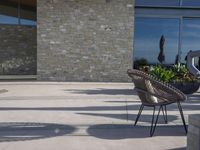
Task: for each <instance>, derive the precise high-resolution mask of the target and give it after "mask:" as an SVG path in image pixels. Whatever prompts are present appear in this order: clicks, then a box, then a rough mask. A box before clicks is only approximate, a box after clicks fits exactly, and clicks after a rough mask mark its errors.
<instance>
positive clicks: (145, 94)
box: [127, 69, 187, 136]
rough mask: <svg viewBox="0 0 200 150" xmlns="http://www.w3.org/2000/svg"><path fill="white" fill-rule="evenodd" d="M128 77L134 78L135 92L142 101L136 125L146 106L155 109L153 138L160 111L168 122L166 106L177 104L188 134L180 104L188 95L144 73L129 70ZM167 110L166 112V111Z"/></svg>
mask: <svg viewBox="0 0 200 150" xmlns="http://www.w3.org/2000/svg"><path fill="white" fill-rule="evenodd" d="M127 73H128V75H129V76H130V77H131V78H132V81H133V83H134V85H135V90H136V91H137V94H138V96H139V98H140V100H141V103H142V104H141V107H140V110H139V113H138V116H137V118H136V122H135V125H136V124H137V121H138V119H139V117H140V115H141V113H142V110H143V107H144V106H150V107H154V112H153V117H152V126H151V131H150V135H151V136H152V135H153V134H154V131H155V127H156V124H157V120H158V117H159V113H160V110H161V109H162V111H163V116H164V118H165V121H166V122H167V110H166V105H168V104H172V103H177V104H178V108H179V111H180V113H181V118H182V121H183V124H184V127H185V131H186V133H187V128H186V125H185V119H184V116H183V111H182V107H181V104H180V102H181V101H184V100H186V99H187V97H186V95H185V94H184V93H182V92H181V91H180V90H178V89H176V88H175V87H173V86H171V85H170V84H167V83H164V82H162V81H160V80H158V79H156V78H155V77H153V76H151V75H148V74H146V73H144V72H142V71H139V70H136V69H129V70H128V71H127ZM157 106H159V111H158V115H157V119H156V122H155V125H153V124H154V114H155V109H156V107H157ZM163 108H165V111H164V109H163Z"/></svg>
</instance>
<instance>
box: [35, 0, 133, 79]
mask: <svg viewBox="0 0 200 150" xmlns="http://www.w3.org/2000/svg"><path fill="white" fill-rule="evenodd" d="M133 3H134V2H133V1H132V0H117V1H116V0H70V1H68V0H38V1H37V25H38V26H37V27H38V28H37V32H38V33H37V43H38V44H37V68H38V70H37V75H38V77H37V78H38V80H53V81H100V82H101V81H111V82H112V81H118V82H124V81H125V82H126V81H128V80H129V79H128V76H127V74H126V70H127V69H128V68H131V67H132V49H133V44H132V43H133V18H134V15H133V14H134V5H133Z"/></svg>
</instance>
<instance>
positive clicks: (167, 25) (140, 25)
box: [134, 17, 179, 64]
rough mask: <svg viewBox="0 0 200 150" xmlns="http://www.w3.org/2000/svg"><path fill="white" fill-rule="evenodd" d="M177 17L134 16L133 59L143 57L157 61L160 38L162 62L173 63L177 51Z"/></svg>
mask: <svg viewBox="0 0 200 150" xmlns="http://www.w3.org/2000/svg"><path fill="white" fill-rule="evenodd" d="M178 31H179V19H161V18H145V17H138V18H137V17H136V20H135V45H134V60H138V59H141V58H145V59H146V60H147V61H148V62H149V63H151V64H154V63H159V61H158V55H159V52H160V39H161V37H162V35H163V36H164V38H165V43H164V46H163V49H164V55H165V61H164V64H173V63H174V62H175V60H176V55H177V53H178V39H179V38H178V36H179V33H178Z"/></svg>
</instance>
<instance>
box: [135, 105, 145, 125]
mask: <svg viewBox="0 0 200 150" xmlns="http://www.w3.org/2000/svg"><path fill="white" fill-rule="evenodd" d="M143 108H144V105H141V106H140V109H139V112H138V115H137V118H136V120H135V124H134V126H136V124H137V122H138V120H139V118H140V115H141V113H142V110H143Z"/></svg>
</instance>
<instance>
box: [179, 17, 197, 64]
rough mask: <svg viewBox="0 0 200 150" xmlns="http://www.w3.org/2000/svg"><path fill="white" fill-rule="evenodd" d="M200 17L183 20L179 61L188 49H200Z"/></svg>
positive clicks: (183, 59)
mask: <svg viewBox="0 0 200 150" xmlns="http://www.w3.org/2000/svg"><path fill="white" fill-rule="evenodd" d="M199 43H200V19H197V18H196V19H194V18H185V19H184V20H183V36H182V54H181V62H185V56H186V55H187V53H188V52H189V51H190V50H200V44H199Z"/></svg>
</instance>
